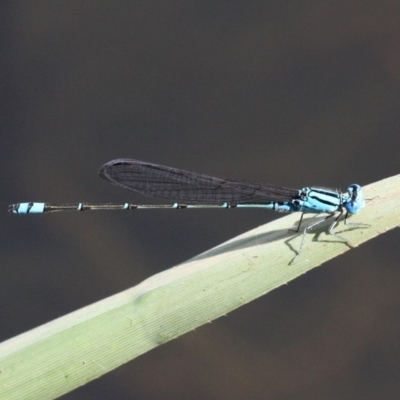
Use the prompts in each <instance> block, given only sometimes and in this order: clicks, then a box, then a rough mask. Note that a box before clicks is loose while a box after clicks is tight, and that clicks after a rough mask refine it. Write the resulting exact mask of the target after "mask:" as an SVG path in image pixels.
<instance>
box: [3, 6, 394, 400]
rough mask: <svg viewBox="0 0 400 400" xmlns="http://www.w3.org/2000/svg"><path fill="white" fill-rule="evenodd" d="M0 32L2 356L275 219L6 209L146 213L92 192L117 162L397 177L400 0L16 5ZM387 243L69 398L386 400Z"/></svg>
mask: <svg viewBox="0 0 400 400" xmlns="http://www.w3.org/2000/svg"><path fill="white" fill-rule="evenodd" d="M0 15H1V16H0V19H1V21H0V32H1V47H0V51H1V57H0V62H1V70H0V72H1V78H2V79H1V108H0V112H1V141H2V142H1V143H2V145H1V163H2V167H1V172H0V173H1V182H2V190H1V204H0V206H1V210H2V212H1V213H0V226H1V241H2V251H1V269H0V285H1V286H0V321H1V322H0V340H6V339H9V338H11V337H13V336H15V335H18V334H20V333H23V332H25V331H27V330H30V329H32V328H34V327H37V326H39V325H41V324H44V323H46V322H48V321H51V320H53V319H54V318H57V317H59V316H62V315H65V314H66V313H69V312H72V311H74V310H77V309H79V308H81V307H84V306H86V305H88V304H91V303H93V302H96V301H98V300H100V299H103V298H105V297H107V296H111V295H113V294H115V293H118V292H120V291H122V290H124V289H127V288H129V287H131V286H134V285H136V284H137V283H139V282H141V281H142V280H144V279H146V278H147V277H149V276H151V275H153V274H155V273H157V272H159V271H162V270H164V269H167V268H170V267H172V266H174V265H176V264H179V263H180V262H183V261H185V260H187V259H188V258H190V257H192V256H195V255H196V254H198V253H200V252H202V251H204V250H207V249H209V248H211V247H213V246H215V245H218V244H219V243H221V242H223V241H225V240H227V239H229V238H231V237H233V236H235V235H237V234H240V233H242V232H244V231H246V230H248V229H251V228H254V227H256V226H258V225H261V224H264V223H266V222H268V221H270V220H272V219H274V218H278V217H279V214H275V213H273V212H269V211H261V210H246V211H245V210H229V211H212V210H208V211H206V210H204V211H200V210H193V211H190V212H189V211H188V210H187V211H181V212H178V211H176V212H175V211H169V210H165V211H143V212H130V213H128V212H104V213H102V212H97V213H96V212H93V213H90V212H88V213H60V214H50V215H42V216H40V215H38V216H34V215H32V216H26V217H24V216H10V215H8V214H7V205H8V204H10V203H15V202H20V201H52V202H80V201H88V202H125V201H133V202H135V201H136V202H148V201H152V200H148V199H146V198H142V197H140V196H136V195H135V194H134V193H130V192H128V191H124V190H122V189H119V188H116V187H113V186H111V185H109V184H108V183H106V182H104V181H102V180H101V179H100V178H98V176H97V171H98V168H99V167H100V166H101V165H102V164H103V163H105V162H107V161H109V160H111V159H114V158H120V157H131V158H136V159H139V160H146V161H151V162H155V163H160V164H165V165H169V166H174V167H179V168H184V169H189V170H193V171H198V172H204V173H208V174H213V175H216V176H221V177H231V178H239V179H249V180H263V181H266V182H271V183H276V184H281V185H284V186H288V187H294V188H300V187H303V186H307V185H318V184H319V185H325V186H331V187H335V188H336V187H337V188H342V189H346V188H347V185H348V184H350V183H355V182H356V183H359V184H361V185H364V184H367V183H371V182H374V181H376V180H380V179H382V178H385V177H389V176H392V175H395V174H397V173H399V144H400V135H399V128H400V113H399V109H400V2H399V1H396V0H381V1H368V0H362V1H361V0H356V1H352V2H348V1H343V0H337V1H335V2H329V1H309V0H306V1H302V2H295V1H285V2H282V1H279V0H271V1H191V0H186V1H146V2H144V1H130V2H123V1H118V2H111V1H100V0H97V1H73V0H69V1H58V2H53V1H35V2H30V1H13V2H3V3H1V5H0ZM366 196H367V197H368V193H366ZM363 212H365V213H367V212H368V208H367V209H365V211H363ZM399 239H400V237H399V232H397V231H392V232H389V233H387V234H385V235H382V236H380V237H379V238H377V239H375V240H373V241H371V242H369V243H367V244H365V245H363V246H361V247H359V248H357V249H355V250H353V251H350V252H347V253H346V254H345V255H343V256H341V257H339V258H337V259H335V260H333V261H331V262H329V263H326V264H325V265H323V267H321V268H318V269H316V270H314V271H312V272H311V273H309V274H307V275H305V276H303V277H301V278H299V279H297V280H295V281H293V282H290V284H289V285H287V286H285V287H282V288H279V289H277V290H275V291H273V292H272V293H270V294H268V295H266V296H264V297H263V298H260V299H258V300H257V301H254V302H252V303H251V304H248V305H246V306H244V307H242V308H240V309H238V310H237V311H235V312H232V313H231V314H229V315H228V316H227V317H224V318H221V319H219V320H217V321H214V322H213V323H212V324H209V325H207V326H204V327H201V328H199V329H197V330H196V331H195V332H191V333H189V334H187V335H185V336H183V337H180V338H178V339H177V340H174V341H172V342H170V343H168V344H166V345H164V346H161V347H159V348H157V349H155V350H153V351H151V352H149V353H147V354H145V355H143V356H141V357H139V358H138V359H136V360H133V361H132V362H130V363H128V364H126V365H125V366H123V367H121V368H118V369H117V370H115V371H113V372H111V373H109V374H107V375H105V376H103V377H101V378H100V379H98V380H96V381H93V382H91V383H89V384H87V385H86V386H84V387H81V388H79V389H77V390H76V391H74V392H72V393H69V394H67V395H65V396H64V397H63V399H67V400H80V399H110V398H115V399H146V400H147V399H150V400H153V399H155V400H157V399H177V400H180V399H188V398H191V399H196V400H197V399H210V400H214V399H216V400H217V399H227V398H229V399H278V400H281V399H282V400H283V399H296V400H297V399H319V400H320V399H325V400H326V399H327V400H330V399H332V400H333V399H335V400H336V399H344V400H347V399H365V400H369V399H374V400H375V399H377V398H379V399H398V398H399V393H400V379H399V373H400V340H399V339H400V320H399V313H400V290H399V284H400V270H399V263H398V260H399V257H398V254H399V251H398V242H399ZM396 249H397V250H396Z"/></svg>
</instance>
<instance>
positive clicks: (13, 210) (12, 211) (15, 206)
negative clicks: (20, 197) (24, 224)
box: [8, 203, 19, 214]
mask: <svg viewBox="0 0 400 400" xmlns="http://www.w3.org/2000/svg"><path fill="white" fill-rule="evenodd" d="M18 209H19V203H17V204H10V205H9V206H8V212H9V213H10V214H18Z"/></svg>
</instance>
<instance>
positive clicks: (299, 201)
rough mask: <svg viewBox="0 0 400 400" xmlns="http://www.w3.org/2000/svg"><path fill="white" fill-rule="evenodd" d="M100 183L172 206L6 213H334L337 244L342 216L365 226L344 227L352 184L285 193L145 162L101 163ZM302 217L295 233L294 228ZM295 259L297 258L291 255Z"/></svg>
mask: <svg viewBox="0 0 400 400" xmlns="http://www.w3.org/2000/svg"><path fill="white" fill-rule="evenodd" d="M99 174H100V176H101V177H102V178H103V179H105V180H106V181H108V182H110V183H112V184H114V185H117V186H120V187H122V188H125V189H128V190H132V191H134V192H137V193H140V194H143V195H146V196H151V197H157V198H160V199H167V200H169V201H173V202H174V203H172V204H154V205H153V204H142V205H137V204H131V203H124V204H106V203H105V204H89V203H78V204H69V203H62V204H54V203H35V202H29V203H19V204H12V205H10V206H9V208H8V211H9V212H10V213H12V214H41V213H49V212H54V211H89V210H133V209H157V208H164V209H166V208H172V209H184V208H265V209H270V210H274V211H278V212H301V213H303V214H305V213H312V214H322V213H326V214H328V217H326V218H330V217H333V216H334V215H335V214H336V213H338V215H337V217H336V218H335V220H334V222H333V223H332V224H331V226H330V228H329V233H330V234H331V235H333V236H335V237H337V238H339V239H340V240H342V241H343V242H345V243H347V240H346V239H345V238H343V237H341V236H339V235H337V234H336V233H335V232H334V231H333V228H334V227H335V226H336V224H337V223H338V220H339V219H340V217H341V216H342V215H343V213H345V224H347V225H352V226H358V227H362V226H367V225H365V224H349V223H347V217H348V215H353V214H357V213H358V212H359V211H360V210H361V209H362V208H364V207H365V200H364V197H363V192H362V188H361V186H360V185H357V184H352V185H350V186H349V187H348V189H347V193H342V192H340V191H338V190H332V189H325V188H319V187H305V188H303V189H300V190H298V189H289V188H285V187H282V186H276V185H272V184H268V183H262V182H251V181H240V180H233V179H221V178H216V177H213V176H209V175H204V174H199V173H196V172H189V171H185V170H181V169H178V168H172V167H166V166H163V165H158V164H152V163H148V162H143V161H138V160H132V159H117V160H113V161H110V162H108V163H106V164H104V165H103V166H102V167H101V168H100V171H99ZM326 218H323V219H321V220H319V221H317V222H313V223H312V224H311V225H308V226H307V227H305V228H304V230H303V237H302V241H301V244H300V248H299V250H298V252H297V255H299V254H300V252H301V249H302V247H303V242H304V238H305V234H306V233H307V230H309V229H311V228H312V227H315V226H316V225H318V224H319V223H321V222H322V221H324V220H325V219H326ZM302 219H303V215H302V216H301V218H300V221H299V225H298V227H297V231H299V230H300V224H301V222H302ZM296 257H297V256H296Z"/></svg>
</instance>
